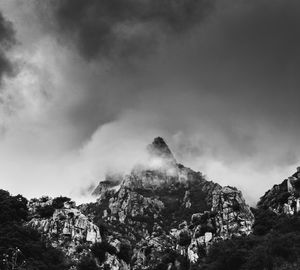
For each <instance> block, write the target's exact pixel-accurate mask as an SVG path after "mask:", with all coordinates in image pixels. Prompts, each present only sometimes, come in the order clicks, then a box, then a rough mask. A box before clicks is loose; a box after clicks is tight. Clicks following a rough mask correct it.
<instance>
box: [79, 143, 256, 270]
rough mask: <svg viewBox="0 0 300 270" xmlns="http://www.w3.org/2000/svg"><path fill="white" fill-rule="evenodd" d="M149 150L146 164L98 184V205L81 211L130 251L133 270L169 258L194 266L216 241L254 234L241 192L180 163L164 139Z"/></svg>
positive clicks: (250, 215)
mask: <svg viewBox="0 0 300 270" xmlns="http://www.w3.org/2000/svg"><path fill="white" fill-rule="evenodd" d="M147 149H148V153H149V160H148V161H147V162H146V163H144V164H138V165H136V166H135V167H134V168H133V169H132V171H131V173H130V174H129V175H126V176H124V177H123V178H122V179H121V180H120V177H117V178H116V179H113V178H111V177H110V179H109V181H108V180H106V181H104V182H100V183H99V185H98V187H97V188H96V190H95V192H94V194H97V196H98V202H97V203H95V204H89V205H85V206H84V207H83V208H82V211H83V212H84V213H86V214H89V215H93V216H94V222H95V224H98V225H99V226H100V227H104V228H106V231H107V234H106V238H107V239H114V241H115V240H117V241H120V242H121V243H122V242H123V243H126V245H127V246H128V247H129V248H130V249H131V250H132V254H133V256H132V258H131V260H130V262H131V267H132V268H133V269H148V268H149V267H150V265H152V268H153V269H155V268H156V267H158V265H160V264H162V263H163V261H162V258H164V256H169V255H170V254H171V253H172V254H173V255H172V256H173V257H174V258H177V259H179V258H181V259H180V260H181V262H178V265H180V267H181V268H184V265H185V264H195V265H196V264H197V263H199V262H200V261H201V259H202V258H203V257H204V256H205V254H206V252H207V250H208V248H209V246H211V245H212V244H213V243H214V242H217V241H219V240H224V239H229V238H231V237H232V236H242V235H248V234H249V233H251V227H252V224H253V222H254V217H253V215H252V213H251V211H250V208H249V206H247V205H246V203H245V201H244V199H243V197H242V194H241V192H240V191H238V190H237V189H236V188H233V187H221V186H220V185H219V184H216V183H213V182H211V181H207V180H206V179H205V178H204V177H203V175H202V174H201V173H200V172H195V171H193V170H191V169H189V168H187V167H184V166H183V165H181V164H178V163H177V162H176V160H175V158H174V156H173V154H172V152H171V151H170V149H169V147H168V146H167V144H166V143H165V141H164V140H163V139H162V138H159V137H158V138H155V139H154V141H153V143H152V144H150V145H149V146H148V147H147ZM109 241H110V240H109ZM168 254H169V255H168ZM170 256H171V255H170ZM172 256H171V257H172ZM171 261H172V260H171ZM175 261H176V260H173V261H172V263H171V262H169V263H171V264H173V265H175ZM150 268H151V267H150Z"/></svg>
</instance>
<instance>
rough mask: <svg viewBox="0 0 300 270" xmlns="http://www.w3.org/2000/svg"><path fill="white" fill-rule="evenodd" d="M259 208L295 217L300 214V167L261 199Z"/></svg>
mask: <svg viewBox="0 0 300 270" xmlns="http://www.w3.org/2000/svg"><path fill="white" fill-rule="evenodd" d="M258 207H260V208H265V209H267V208H268V209H270V210H271V211H273V212H274V213H276V214H287V215H295V214H297V213H299V212H300V167H298V168H297V171H296V172H295V173H294V174H292V175H291V176H290V177H288V178H287V179H285V180H284V181H283V182H282V183H281V184H278V185H274V186H273V187H272V188H271V189H270V190H268V191H267V192H266V193H265V194H264V196H262V197H261V198H260V201H259V202H258Z"/></svg>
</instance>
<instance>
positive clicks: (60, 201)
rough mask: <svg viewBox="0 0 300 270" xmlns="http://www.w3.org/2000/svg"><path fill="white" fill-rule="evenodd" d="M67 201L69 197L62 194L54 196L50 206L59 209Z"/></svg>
mask: <svg viewBox="0 0 300 270" xmlns="http://www.w3.org/2000/svg"><path fill="white" fill-rule="evenodd" d="M69 201H71V199H70V198H68V197H62V196H60V197H56V198H54V199H53V202H52V206H53V207H54V208H55V209H61V208H63V207H64V203H65V202H69Z"/></svg>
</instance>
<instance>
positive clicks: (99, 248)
mask: <svg viewBox="0 0 300 270" xmlns="http://www.w3.org/2000/svg"><path fill="white" fill-rule="evenodd" d="M106 252H108V253H109V254H111V255H114V254H117V250H116V248H115V247H114V246H112V245H110V244H109V243H107V242H101V243H96V244H94V245H93V246H92V254H93V255H94V256H95V258H97V259H98V260H99V262H100V263H103V262H104V261H105V253H106Z"/></svg>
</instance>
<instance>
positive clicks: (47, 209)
mask: <svg viewBox="0 0 300 270" xmlns="http://www.w3.org/2000/svg"><path fill="white" fill-rule="evenodd" d="M54 211H55V208H54V207H53V206H52V205H45V206H43V207H38V209H37V213H38V214H39V216H40V217H41V218H50V217H52V215H53V213H54Z"/></svg>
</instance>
